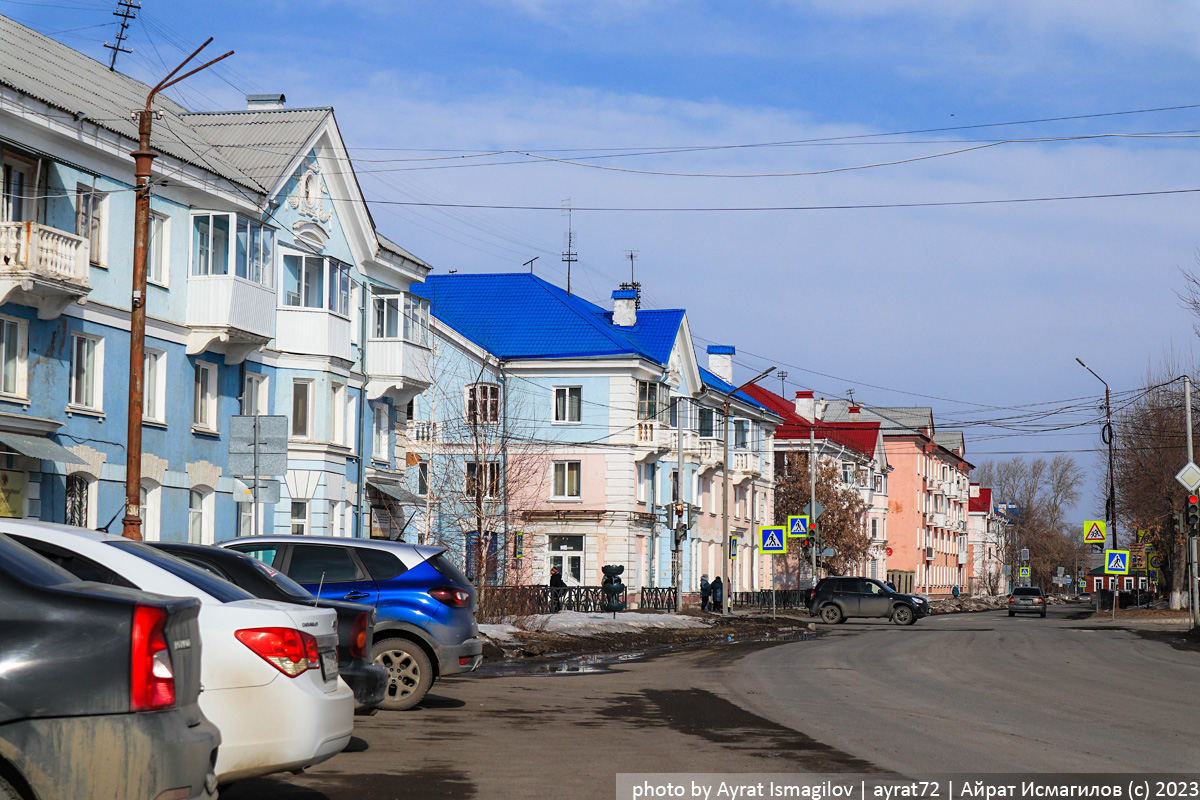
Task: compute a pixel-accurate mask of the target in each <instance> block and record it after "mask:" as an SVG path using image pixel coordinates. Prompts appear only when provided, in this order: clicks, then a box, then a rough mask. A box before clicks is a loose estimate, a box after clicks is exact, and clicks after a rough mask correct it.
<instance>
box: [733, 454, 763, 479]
mask: <svg viewBox="0 0 1200 800" xmlns="http://www.w3.org/2000/svg"><path fill="white" fill-rule="evenodd" d="M732 460H733V468H734V470H736V471H737V472H753V473H755V474H759V473H761V472H762V456H760V455H759V454H758V453H745V452H742V453H736V452H735V453H734V454H733V459H732Z"/></svg>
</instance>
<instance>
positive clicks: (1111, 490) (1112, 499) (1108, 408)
mask: <svg viewBox="0 0 1200 800" xmlns="http://www.w3.org/2000/svg"><path fill="white" fill-rule="evenodd" d="M1075 360H1076V361H1078V362H1079V366H1081V367H1083V368H1084V369H1086V370H1087V371H1088V372H1090V373H1092V375H1095V377H1096V380H1098V381H1100V382H1101V383H1103V384H1104V417H1105V420H1106V421H1105V424H1104V431H1103V432H1102V434H1101V436H1100V438H1101V439H1106V440H1107V444H1108V517H1109V519H1111V520H1112V541H1113V549H1114V550H1116V549H1117V493H1116V489H1115V487H1114V486H1113V429H1112V405H1111V404H1110V402H1109V399H1110V398H1109V389H1108V381H1106V380H1104V378H1101V377H1100V376H1099V375H1096V371H1095V370H1094V369H1092V368H1091V367H1089V366H1088V365H1087V364H1085V363H1083V360H1082V359H1080V358H1079V356H1076V357H1075Z"/></svg>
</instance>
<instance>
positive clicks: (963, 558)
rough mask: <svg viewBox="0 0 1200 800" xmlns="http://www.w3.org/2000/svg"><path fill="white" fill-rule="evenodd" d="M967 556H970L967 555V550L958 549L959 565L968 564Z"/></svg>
mask: <svg viewBox="0 0 1200 800" xmlns="http://www.w3.org/2000/svg"><path fill="white" fill-rule="evenodd" d="M967 558H968V556H967V551H966V550H959V551H958V565H959V566H960V567H961V566H962V565H963V564H966V563H967Z"/></svg>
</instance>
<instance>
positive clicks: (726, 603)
mask: <svg viewBox="0 0 1200 800" xmlns="http://www.w3.org/2000/svg"><path fill="white" fill-rule="evenodd" d="M774 371H775V367H773V366H772V367H769V368H768V369H765V370H763V371H762V372H760V373H759V374H757V375H755V376H754V377H753V378H751V379H750V380H748V381H746V382H745V383H743V384H742V385H741V386H739V387H737V388H736V389H734V390H733V391H732V392H730V393H729V394H727V395H725V404H724V405H723V406H721V424H722V426H723V427H724V429H725V430H724V434H725V435H724V437H723V439H724V449H725V452H724V454H723V455H722V457H721V458H722V460H721V470H722V472H724V477H725V480H724V481H723V488H722V490H721V542H722V544H721V613H722V614H728V613H729V610H730V608H732V605H731V602H732V601H731V600H730V597H729V558H730V541H729V473H730V468H729V407H730V406H731V405H733V396H734V395H735V394H737V393H738V392H740V391H741V390H742V389H745V388H746V387H747V386H749V385H750V384H752V383H758V382H759V381H760V380H762V379H763V378H765V377H767V376H768V375H770V374H771V373H772V372H774ZM751 525H753V522H752V523H751Z"/></svg>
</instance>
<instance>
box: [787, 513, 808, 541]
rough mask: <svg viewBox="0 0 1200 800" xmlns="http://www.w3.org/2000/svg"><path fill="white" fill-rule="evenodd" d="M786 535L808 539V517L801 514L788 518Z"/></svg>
mask: <svg viewBox="0 0 1200 800" xmlns="http://www.w3.org/2000/svg"><path fill="white" fill-rule="evenodd" d="M787 535H788V536H789V537H791V536H797V537H799V538H801V539H807V538H808V515H807V514H801V515H800V516H798V517H788V528H787Z"/></svg>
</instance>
